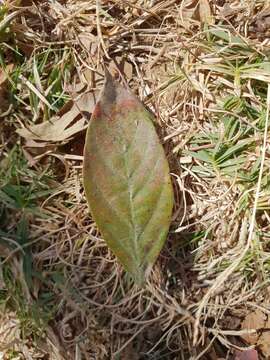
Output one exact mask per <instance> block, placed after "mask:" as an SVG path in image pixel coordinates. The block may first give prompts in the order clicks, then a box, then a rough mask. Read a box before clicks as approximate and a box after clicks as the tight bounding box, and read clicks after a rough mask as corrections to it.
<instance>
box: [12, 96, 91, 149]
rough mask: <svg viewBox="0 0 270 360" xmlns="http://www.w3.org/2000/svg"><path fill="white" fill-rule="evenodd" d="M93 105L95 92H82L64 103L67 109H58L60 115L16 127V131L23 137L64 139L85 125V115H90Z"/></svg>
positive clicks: (52, 139)
mask: <svg viewBox="0 0 270 360" xmlns="http://www.w3.org/2000/svg"><path fill="white" fill-rule="evenodd" d="M70 105H72V106H71V108H70ZM94 106H95V94H94V93H92V92H87V93H84V94H82V95H80V97H79V98H78V99H76V100H75V101H74V103H73V101H71V102H69V103H68V104H66V105H65V109H67V108H69V110H68V111H66V112H64V113H63V111H62V110H60V112H59V113H60V114H61V116H55V117H54V118H52V119H51V120H50V121H45V122H43V123H41V124H37V125H33V126H30V127H29V128H22V129H17V133H18V134H19V135H20V136H22V137H24V138H25V139H32V140H40V141H51V142H54V141H63V140H66V139H68V138H70V137H71V136H73V135H75V134H76V133H78V132H80V131H82V130H83V129H85V128H86V127H87V118H86V117H90V114H91V113H92V111H93V108H94ZM83 115H86V116H83Z"/></svg>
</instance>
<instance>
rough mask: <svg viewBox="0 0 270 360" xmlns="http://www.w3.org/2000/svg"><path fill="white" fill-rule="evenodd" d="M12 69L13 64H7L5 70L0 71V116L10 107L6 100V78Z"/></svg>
mask: <svg viewBox="0 0 270 360" xmlns="http://www.w3.org/2000/svg"><path fill="white" fill-rule="evenodd" d="M13 68H14V65H13V64H8V65H7V66H6V67H5V69H4V68H1V69H0V104H1V108H0V115H3V113H5V112H6V111H7V110H8V108H9V106H10V102H9V99H8V78H9V74H10V73H11V72H12V70H13Z"/></svg>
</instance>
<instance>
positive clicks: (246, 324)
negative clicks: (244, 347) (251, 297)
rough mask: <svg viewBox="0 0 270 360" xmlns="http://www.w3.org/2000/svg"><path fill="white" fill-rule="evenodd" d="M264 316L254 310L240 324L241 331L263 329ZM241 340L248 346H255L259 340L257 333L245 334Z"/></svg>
mask: <svg viewBox="0 0 270 360" xmlns="http://www.w3.org/2000/svg"><path fill="white" fill-rule="evenodd" d="M265 319H266V317H265V314H264V313H263V312H262V311H261V310H259V309H256V310H255V311H253V312H251V313H249V314H248V315H247V316H246V317H245V319H244V320H243V322H242V325H241V327H242V329H247V330H259V329H262V328H264V325H265ZM242 338H243V339H244V340H245V341H246V342H247V343H249V344H252V345H255V344H256V343H257V340H258V338H259V333H258V332H254V333H247V334H243V335H242Z"/></svg>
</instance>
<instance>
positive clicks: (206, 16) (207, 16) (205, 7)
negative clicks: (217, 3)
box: [199, 0, 214, 25]
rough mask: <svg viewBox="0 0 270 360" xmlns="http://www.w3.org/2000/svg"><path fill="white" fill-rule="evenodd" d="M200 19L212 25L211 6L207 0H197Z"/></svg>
mask: <svg viewBox="0 0 270 360" xmlns="http://www.w3.org/2000/svg"><path fill="white" fill-rule="evenodd" d="M199 14H200V19H201V21H202V22H203V23H205V24H209V25H210V24H211V25H213V23H214V19H213V16H212V11H211V7H210V5H209V2H208V0H200V2H199Z"/></svg>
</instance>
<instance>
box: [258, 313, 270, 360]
mask: <svg viewBox="0 0 270 360" xmlns="http://www.w3.org/2000/svg"><path fill="white" fill-rule="evenodd" d="M269 329H270V319H269V318H268V320H267V321H266V323H265V325H264V329H263V332H262V334H261V336H260V338H259V340H258V347H259V349H260V350H261V352H262V353H263V355H264V356H265V357H266V358H267V359H269V358H270V330H269Z"/></svg>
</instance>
